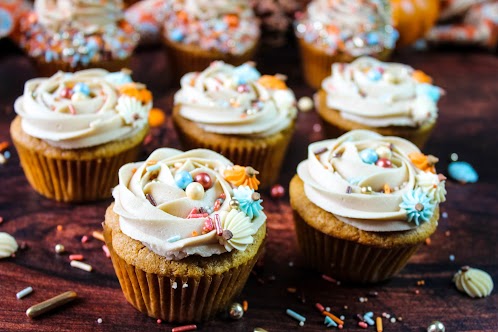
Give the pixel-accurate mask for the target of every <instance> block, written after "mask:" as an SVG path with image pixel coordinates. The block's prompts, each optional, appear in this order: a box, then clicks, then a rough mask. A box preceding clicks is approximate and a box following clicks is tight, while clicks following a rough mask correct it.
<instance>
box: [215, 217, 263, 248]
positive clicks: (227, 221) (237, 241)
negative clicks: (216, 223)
mask: <svg viewBox="0 0 498 332" xmlns="http://www.w3.org/2000/svg"><path fill="white" fill-rule="evenodd" d="M220 215H221V219H222V222H221V224H222V227H223V230H229V231H230V232H231V233H232V238H231V239H229V240H221V242H222V244H223V245H224V246H225V249H226V250H227V251H232V249H233V248H235V249H237V250H239V251H244V250H246V248H247V246H248V245H249V244H251V243H252V242H253V237H252V236H253V235H254V234H255V232H256V231H257V230H256V231H255V230H254V229H253V228H252V227H251V219H249V217H248V216H247V215H246V214H245V213H244V212H242V211H238V210H235V209H234V210H231V211H230V212H229V213H228V214H226V212H224V213H220ZM220 239H222V238H220Z"/></svg>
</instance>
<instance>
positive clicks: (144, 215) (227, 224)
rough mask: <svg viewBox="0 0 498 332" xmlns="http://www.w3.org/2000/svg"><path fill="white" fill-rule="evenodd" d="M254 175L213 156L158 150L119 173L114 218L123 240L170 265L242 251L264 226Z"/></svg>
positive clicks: (200, 150)
mask: <svg viewBox="0 0 498 332" xmlns="http://www.w3.org/2000/svg"><path fill="white" fill-rule="evenodd" d="M257 173H258V172H257V171H256V170H254V169H253V168H251V167H243V166H238V165H237V166H234V165H233V164H232V163H231V162H230V161H229V160H228V159H226V158H225V157H223V156H221V155H220V154H218V153H216V152H213V151H211V150H205V149H197V150H190V151H187V152H182V151H179V150H175V149H169V148H162V149H158V150H156V151H154V152H153V153H152V154H151V155H150V156H149V158H147V160H146V161H145V162H139V163H132V164H127V165H124V166H123V167H121V169H120V170H119V185H118V186H117V187H116V188H115V189H114V191H113V196H114V199H115V205H114V212H115V213H117V214H118V215H119V224H120V228H121V231H122V232H123V233H124V234H126V235H128V236H129V237H131V238H133V239H135V240H137V241H141V242H142V243H143V244H144V245H145V246H147V247H148V248H149V249H150V250H152V251H154V252H155V253H157V254H158V255H161V256H164V257H166V258H167V259H169V260H179V259H182V258H184V257H186V256H189V255H200V256H202V257H209V256H211V255H217V254H222V253H225V252H230V251H232V250H241V251H242V250H245V249H246V248H247V246H248V245H249V244H251V243H253V235H254V234H256V232H257V231H258V229H259V228H260V227H264V223H265V221H266V215H265V214H264V213H263V212H262V207H261V202H262V200H261V199H260V195H259V193H257V192H255V190H256V189H257V188H258V184H259V181H257V179H256V174H257ZM237 193H239V194H238V195H236V194H237Z"/></svg>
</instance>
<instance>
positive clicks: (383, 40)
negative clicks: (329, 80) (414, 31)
mask: <svg viewBox="0 0 498 332" xmlns="http://www.w3.org/2000/svg"><path fill="white" fill-rule="evenodd" d="M296 17H297V20H296V34H297V36H298V37H299V38H303V39H304V40H305V41H306V42H307V43H310V44H313V45H315V46H316V47H319V48H321V49H323V50H324V51H325V52H327V53H328V54H335V53H337V52H343V53H346V54H349V55H351V56H354V57H358V56H361V55H368V54H376V53H379V52H381V51H382V50H383V49H392V48H394V46H395V43H396V40H397V39H398V36H399V34H398V32H397V31H396V30H395V29H394V28H393V27H392V22H391V15H390V12H389V7H388V5H387V4H385V3H384V2H383V1H381V0H313V1H312V2H311V3H310V4H309V5H308V7H307V9H306V11H305V12H304V13H299V14H298V15H297V16H296Z"/></svg>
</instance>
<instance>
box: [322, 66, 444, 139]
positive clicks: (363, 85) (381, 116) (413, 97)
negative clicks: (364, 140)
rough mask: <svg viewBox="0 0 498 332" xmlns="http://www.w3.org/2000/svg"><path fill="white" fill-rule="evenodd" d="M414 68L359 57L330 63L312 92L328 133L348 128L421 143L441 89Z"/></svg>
mask: <svg viewBox="0 0 498 332" xmlns="http://www.w3.org/2000/svg"><path fill="white" fill-rule="evenodd" d="M431 83H432V79H431V78H430V77H429V76H428V75H426V74H424V73H423V72H422V71H420V70H414V69H413V68H411V67H409V66H407V65H402V64H399V63H387V62H380V61H378V60H376V59H373V58H370V57H362V58H359V59H357V60H355V61H353V62H352V63H350V64H344V63H335V64H333V65H332V75H331V76H329V77H327V78H326V79H325V80H324V81H323V83H322V88H321V89H320V90H319V91H318V93H317V94H316V96H315V99H316V103H315V104H316V109H317V111H318V114H319V115H320V117H321V118H322V120H323V124H324V129H325V132H326V134H327V136H328V137H329V138H335V137H339V136H341V135H342V134H344V133H346V132H348V131H350V130H353V129H368V130H372V131H375V132H378V133H379V134H382V135H384V136H399V137H402V138H405V139H407V140H410V141H411V142H412V143H414V144H415V145H417V146H418V147H419V148H422V147H423V146H424V144H425V142H426V141H427V140H428V139H429V136H430V134H431V132H432V130H433V128H434V126H435V124H436V118H437V113H438V112H437V111H438V110H437V102H438V100H439V98H440V96H441V94H442V92H443V91H442V89H440V88H438V87H436V86H433V85H431Z"/></svg>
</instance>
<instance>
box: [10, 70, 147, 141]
mask: <svg viewBox="0 0 498 332" xmlns="http://www.w3.org/2000/svg"><path fill="white" fill-rule="evenodd" d="M151 106H152V95H151V93H150V92H149V91H148V90H146V88H145V86H144V85H143V84H140V83H134V82H133V81H132V80H131V78H130V76H129V75H128V73H126V72H117V73H109V72H107V71H106V70H103V69H89V70H82V71H79V72H76V73H63V72H58V73H56V74H55V75H53V76H52V77H50V78H36V79H32V80H29V81H28V82H26V84H25V86H24V94H23V95H22V96H21V97H19V98H18V99H17V100H16V102H15V105H14V107H15V111H16V113H17V114H18V115H19V116H20V117H21V118H22V129H23V131H24V132H26V133H27V134H28V135H30V136H33V137H36V138H40V139H42V140H44V141H46V142H47V143H49V144H50V145H52V146H54V147H58V148H63V149H78V148H86V147H93V146H98V145H101V144H105V143H108V142H111V141H117V140H123V139H126V138H128V137H132V136H133V135H134V134H136V133H137V132H140V131H142V130H143V128H144V127H145V126H146V125H147V121H148V113H149V110H150V109H151Z"/></svg>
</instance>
